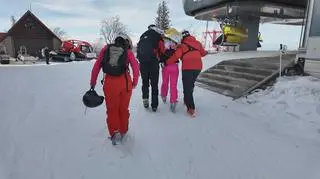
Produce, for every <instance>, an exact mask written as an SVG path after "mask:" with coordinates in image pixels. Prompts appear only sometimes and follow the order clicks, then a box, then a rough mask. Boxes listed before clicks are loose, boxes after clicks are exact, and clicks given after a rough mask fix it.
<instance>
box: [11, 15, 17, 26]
mask: <svg viewBox="0 0 320 179" xmlns="http://www.w3.org/2000/svg"><path fill="white" fill-rule="evenodd" d="M10 21H11V25H12V26H13V25H14V24H15V23H16V22H17V20H16V18H15V17H14V16H11V17H10Z"/></svg>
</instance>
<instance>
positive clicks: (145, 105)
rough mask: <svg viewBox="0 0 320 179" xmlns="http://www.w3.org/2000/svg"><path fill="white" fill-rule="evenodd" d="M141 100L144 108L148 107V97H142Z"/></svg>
mask: <svg viewBox="0 0 320 179" xmlns="http://www.w3.org/2000/svg"><path fill="white" fill-rule="evenodd" d="M142 102H143V106H144V108H146V109H147V108H149V99H148V98H145V99H142Z"/></svg>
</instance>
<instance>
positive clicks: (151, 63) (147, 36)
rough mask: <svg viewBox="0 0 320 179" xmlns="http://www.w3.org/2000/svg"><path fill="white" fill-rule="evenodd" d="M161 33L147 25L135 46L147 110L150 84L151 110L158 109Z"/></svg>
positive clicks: (154, 27) (161, 50)
mask: <svg viewBox="0 0 320 179" xmlns="http://www.w3.org/2000/svg"><path fill="white" fill-rule="evenodd" d="M162 34H163V31H162V30H161V29H159V28H157V27H156V26H155V25H149V26H148V30H147V31H146V32H144V33H143V34H142V35H141V37H140V40H139V42H138V44H137V58H138V60H139V62H140V73H141V78H142V100H143V105H144V107H145V108H146V109H147V108H149V85H150V84H151V108H152V110H153V111H154V112H156V111H157V108H158V104H159V102H158V95H159V89H158V83H159V57H160V55H161V54H163V53H164V44H163V39H162Z"/></svg>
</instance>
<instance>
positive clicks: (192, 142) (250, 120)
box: [0, 53, 320, 179]
mask: <svg viewBox="0 0 320 179" xmlns="http://www.w3.org/2000/svg"><path fill="white" fill-rule="evenodd" d="M225 55H229V56H232V57H233V56H235V57H239V56H241V53H236V54H233V53H230V54H225ZM225 55H223V54H216V55H211V56H208V57H207V58H206V59H205V62H204V64H205V67H206V68H208V67H210V66H212V65H214V64H216V63H218V62H219V61H221V60H224V59H226V58H229V57H225ZM242 55H245V54H244V53H242ZM246 55H247V56H248V55H249V56H250V54H249V53H247V54H246ZM256 55H257V54H256ZM260 55H261V54H260ZM262 55H263V54H262ZM230 58H231V57H230ZM92 65H93V61H90V62H79V63H66V64H63V65H48V66H33V67H32V68H31V67H27V66H24V67H18V68H9V67H6V68H1V67H0V179H26V178H30V179H31V178H32V179H46V178H48V179H105V178H117V179H128V178H130V179H134V178H137V179H140V178H152V179H170V178H172V179H202V178H203V179H204V178H217V179H287V178H288V179H319V178H320V82H319V81H318V80H316V79H314V78H312V77H299V78H298V77H290V78H289V77H283V78H281V79H280V80H279V81H278V82H277V83H276V85H275V86H274V87H273V88H270V89H268V90H266V91H260V92H258V93H256V94H253V95H251V96H249V97H248V98H247V99H239V100H236V101H232V100H231V98H228V97H225V96H221V95H219V94H215V93H212V92H209V91H206V90H204V89H201V88H198V87H196V89H195V99H196V106H197V117H196V118H195V119H191V118H189V117H187V115H186V114H185V109H184V107H183V105H182V104H181V103H180V104H179V106H178V111H177V113H176V114H172V113H171V112H169V111H170V110H169V106H168V104H166V105H165V104H162V103H161V104H160V106H159V111H158V112H157V113H152V112H148V111H146V110H144V108H143V106H142V105H141V99H140V98H141V89H140V85H139V88H137V89H136V90H135V91H134V92H133V97H132V101H131V105H130V108H131V123H130V137H129V139H128V141H127V143H126V145H125V146H124V147H120V148H119V147H114V146H112V145H111V143H110V141H108V140H107V139H106V138H107V136H108V135H107V129H106V126H105V109H104V107H105V106H104V105H103V106H100V107H98V108H94V109H88V110H87V112H86V114H85V108H84V106H83V104H82V101H81V99H82V95H83V94H84V92H85V91H86V90H88V88H89V79H90V71H91V67H92ZM180 79H181V76H180ZM139 82H140V83H141V80H140V81H139ZM97 89H98V92H99V93H100V94H101V93H102V91H101V85H97ZM181 89H182V88H181V80H180V81H179V94H180V96H179V99H180V101H181V99H182V95H181V93H182V90H181Z"/></svg>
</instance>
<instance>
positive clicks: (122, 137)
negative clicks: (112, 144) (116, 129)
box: [121, 133, 128, 143]
mask: <svg viewBox="0 0 320 179" xmlns="http://www.w3.org/2000/svg"><path fill="white" fill-rule="evenodd" d="M127 139H128V134H127V133H125V134H121V143H125V142H126V141H127Z"/></svg>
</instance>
